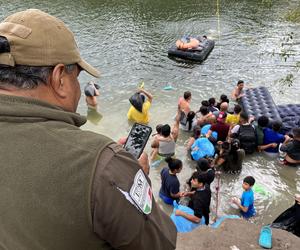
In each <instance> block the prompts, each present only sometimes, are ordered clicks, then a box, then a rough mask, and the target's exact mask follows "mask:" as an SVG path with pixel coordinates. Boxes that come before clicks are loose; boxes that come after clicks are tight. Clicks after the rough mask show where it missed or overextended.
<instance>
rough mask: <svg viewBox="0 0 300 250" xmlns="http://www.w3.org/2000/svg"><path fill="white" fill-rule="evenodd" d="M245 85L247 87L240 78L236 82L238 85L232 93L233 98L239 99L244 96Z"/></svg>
mask: <svg viewBox="0 0 300 250" xmlns="http://www.w3.org/2000/svg"><path fill="white" fill-rule="evenodd" d="M244 87H245V84H244V81H243V80H239V81H238V82H237V84H236V87H235V88H234V90H233V91H232V93H231V98H232V100H234V101H238V100H239V99H240V98H241V97H243V96H244V93H243V89H244Z"/></svg>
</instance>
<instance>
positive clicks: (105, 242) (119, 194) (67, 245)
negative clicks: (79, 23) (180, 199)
mask: <svg viewBox="0 0 300 250" xmlns="http://www.w3.org/2000/svg"><path fill="white" fill-rule="evenodd" d="M82 70H85V71H86V72H88V73H89V74H91V75H93V76H95V77H99V73H98V71H97V70H96V69H95V68H93V67H92V66H90V65H89V64H87V63H86V62H85V61H84V60H83V59H82V58H81V57H80V54H79V50H78V48H77V45H76V43H75V40H74V36H73V34H72V32H71V31H70V30H69V29H68V28H67V27H66V25H65V24H64V23H63V22H62V21H60V20H59V19H57V18H55V17H53V16H50V15H48V14H46V13H44V12H42V11H39V10H26V11H23V12H18V13H15V14H13V15H11V16H9V17H8V18H6V19H5V20H4V21H3V22H2V23H0V138H1V142H0V145H1V147H0V149H1V152H2V153H1V157H0V166H1V168H0V176H1V177H0V183H1V186H0V187H1V188H0V200H1V203H0V214H1V223H0V246H1V248H2V249H30V250H35V249H56V250H57V249H73V250H74V249H75V250H76V249H78V250H83V249H89V250H91V249H164V250H165V249H174V248H175V243H176V228H175V226H174V225H173V223H172V222H171V220H170V219H169V217H168V216H167V215H166V214H164V213H163V212H162V211H161V210H160V209H159V207H158V206H157V205H156V203H155V200H154V198H153V195H152V189H151V186H150V181H149V179H148V177H147V176H146V175H145V174H144V172H143V171H142V169H141V167H140V165H139V163H138V162H137V161H136V160H135V159H134V158H133V156H131V155H130V154H129V153H127V152H125V151H124V150H123V149H122V147H121V146H119V145H117V144H116V143H114V142H112V140H110V139H109V138H107V137H105V136H102V135H99V134H95V133H91V132H87V131H82V130H80V128H79V127H80V126H81V125H83V124H84V123H85V122H86V119H85V118H84V117H82V116H80V115H79V114H76V113H75V111H76V109H77V105H78V101H79V99H80V96H81V91H80V85H79V82H78V79H77V78H78V75H79V73H80V72H81V71H82ZM137 183H138V184H139V185H143V189H142V193H141V194H142V196H141V195H140V193H138V192H137V190H138V189H137Z"/></svg>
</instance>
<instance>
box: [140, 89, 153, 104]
mask: <svg viewBox="0 0 300 250" xmlns="http://www.w3.org/2000/svg"><path fill="white" fill-rule="evenodd" d="M139 92H140V93H143V94H145V95H146V96H147V98H148V100H149V102H152V100H153V95H151V94H150V92H148V91H146V90H144V89H142V88H141V89H139Z"/></svg>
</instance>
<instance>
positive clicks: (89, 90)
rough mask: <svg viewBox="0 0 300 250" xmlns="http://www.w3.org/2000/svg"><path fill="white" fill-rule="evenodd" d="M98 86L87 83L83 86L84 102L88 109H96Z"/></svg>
mask: <svg viewBox="0 0 300 250" xmlns="http://www.w3.org/2000/svg"><path fill="white" fill-rule="evenodd" d="M98 89H99V85H98V84H96V83H94V82H92V81H91V82H88V83H87V84H86V85H85V86H84V94H85V101H86V103H87V105H88V106H90V107H93V108H95V107H97V104H98V102H97V96H99V95H100V92H99V90H98Z"/></svg>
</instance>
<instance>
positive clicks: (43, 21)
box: [0, 9, 100, 77]
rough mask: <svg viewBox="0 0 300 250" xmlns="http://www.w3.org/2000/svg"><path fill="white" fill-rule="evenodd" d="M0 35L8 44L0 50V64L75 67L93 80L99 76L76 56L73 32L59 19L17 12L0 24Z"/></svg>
mask: <svg viewBox="0 0 300 250" xmlns="http://www.w3.org/2000/svg"><path fill="white" fill-rule="evenodd" d="M0 36H2V37H5V38H6V39H7V40H8V43H9V50H8V51H5V52H3V51H0V64H2V65H8V66H12V67H13V66H15V65H26V66H55V65H57V64H59V63H63V64H66V65H68V64H75V63H77V64H78V65H79V66H80V67H81V68H82V69H84V70H85V71H87V72H88V73H89V74H91V75H92V76H95V77H99V76H100V73H99V72H98V70H96V69H95V68H94V67H92V66H91V65H90V64H88V63H87V62H86V61H84V60H83V59H82V58H81V56H80V53H79V49H78V47H77V44H76V41H75V38H74V35H73V33H72V31H71V30H70V29H69V28H68V27H67V26H66V25H65V24H64V23H63V22H62V21H61V20H59V19H58V18H56V17H54V16H51V15H49V14H47V13H45V12H43V11H41V10H37V9H29V10H25V11H21V12H17V13H15V14H12V15H11V16H9V17H7V18H6V19H5V20H4V21H3V22H1V23H0Z"/></svg>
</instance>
